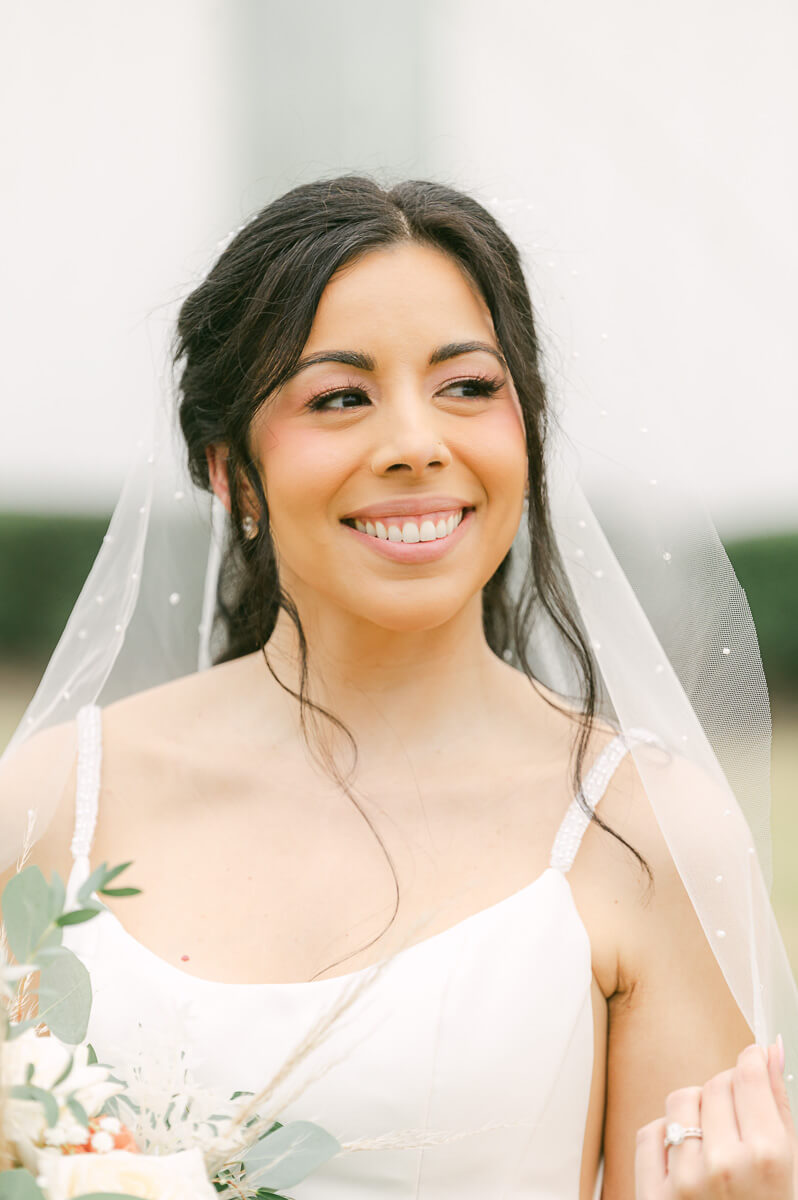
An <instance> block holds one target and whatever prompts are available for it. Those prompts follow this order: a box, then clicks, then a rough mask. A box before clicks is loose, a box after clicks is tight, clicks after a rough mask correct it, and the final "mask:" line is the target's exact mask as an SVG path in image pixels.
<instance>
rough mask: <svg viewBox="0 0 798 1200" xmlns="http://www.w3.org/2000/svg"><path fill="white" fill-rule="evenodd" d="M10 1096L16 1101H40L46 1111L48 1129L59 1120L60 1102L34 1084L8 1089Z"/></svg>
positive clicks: (16, 1085)
mask: <svg viewBox="0 0 798 1200" xmlns="http://www.w3.org/2000/svg"><path fill="white" fill-rule="evenodd" d="M8 1091H9V1095H10V1096H12V1097H13V1099H15V1100H38V1101H39V1103H40V1104H41V1106H42V1108H43V1109H44V1116H45V1120H46V1121H47V1125H48V1128H49V1127H51V1126H53V1125H55V1123H56V1121H57V1120H58V1102H57V1101H56V1098H55V1096H52V1095H51V1094H50V1093H49V1092H47V1091H45V1090H44V1088H40V1087H35V1086H34V1085H33V1084H32V1083H17V1084H15V1085H14V1087H11V1088H9V1089H8Z"/></svg>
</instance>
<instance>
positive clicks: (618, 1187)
mask: <svg viewBox="0 0 798 1200" xmlns="http://www.w3.org/2000/svg"><path fill="white" fill-rule="evenodd" d="M630 775H633V777H634V782H633V784H632V786H631V790H632V792H633V794H632V795H631V796H630V792H629V789H628V788H627V787H624V788H623V790H622V791H620V792H615V793H614V794H613V795H610V791H609V790H608V793H607V796H606V797H605V801H604V803H603V806H602V816H603V818H604V820H605V821H607V822H608V824H609V825H610V826H611V827H612V828H613V829H615V830H616V831H617V832H619V833H621V834H622V835H623V836H624V837H625V838H626V840H627V841H628V842H630V843H631V845H633V846H634V847H635V849H637V850H638V852H639V853H641V854H642V855H643V856H644V857H645V859H646V860H647V862H648V864H649V866H650V867H651V870H652V872H653V874H654V888H653V890H649V891H648V892H647V891H646V888H645V885H646V880H645V879H644V878H642V877H641V873H640V872H639V871H636V870H633V869H632V868H630V869H629V870H628V871H626V870H623V871H620V872H618V873H617V874H616V873H615V872H613V876H612V883H611V886H612V887H613V888H615V889H616V891H617V894H616V896H615V897H613V898H614V899H616V901H617V903H616V908H617V911H618V912H619V914H620V921H619V923H618V928H619V933H618V990H617V992H616V993H615V995H613V996H612V997H611V998H610V1000H609V1002H608V1006H609V1033H608V1049H607V1093H606V1108H605V1123H604V1181H603V1188H602V1200H635V1148H636V1139H637V1131H638V1130H639V1129H640V1128H641V1126H643V1125H646V1124H648V1123H649V1122H651V1121H654V1120H656V1119H658V1118H661V1117H662V1116H664V1114H665V1103H666V1099H667V1097H668V1094H669V1093H671V1092H674V1091H676V1090H677V1089H679V1088H685V1087H696V1086H697V1087H701V1086H703V1084H704V1083H705V1082H706V1081H707V1080H709V1079H710V1078H711V1077H712V1076H714V1075H717V1074H718V1073H719V1072H721V1071H724V1070H726V1069H728V1068H730V1067H733V1066H734V1065H735V1063H736V1062H737V1058H738V1055H739V1054H740V1052H741V1051H742V1050H743V1049H744V1047H746V1046H747V1045H750V1043H751V1042H753V1040H754V1036H753V1033H752V1031H751V1030H750V1029H749V1027H748V1024H747V1022H746V1020H745V1018H744V1017H743V1016H742V1014H741V1012H740V1010H739V1009H738V1007H737V1004H736V1002H735V1000H734V998H733V996H732V994H731V992H730V991H729V988H728V985H727V983H726V980H725V978H724V976H723V973H722V972H721V970H720V967H719V966H718V963H717V960H716V959H715V956H714V954H713V953H712V950H711V948H710V946H709V943H708V942H707V940H706V938H705V936H704V932H703V930H702V928H701V925H700V923H699V921H698V918H697V916H696V914H695V910H694V909H693V906H692V904H691V902H690V898H689V897H688V895H687V893H686V891H685V889H684V885H683V884H682V881H681V877H680V876H679V873H678V871H677V869H676V867H675V865H674V863H673V860H672V858H671V856H670V852H669V851H668V848H667V845H666V843H665V840H664V838H663V836H662V833H661V831H660V829H659V825H658V823H657V820H656V817H655V816H654V814H653V812H652V810H651V807H650V805H649V802H648V799H647V797H646V796H645V793H644V792H643V790H642V784H641V782H640V779H639V776H638V775H637V772H636V771H630V772H629V773H628V775H627V780H628V778H629V776H630ZM604 836H605V837H606V836H607V835H604Z"/></svg>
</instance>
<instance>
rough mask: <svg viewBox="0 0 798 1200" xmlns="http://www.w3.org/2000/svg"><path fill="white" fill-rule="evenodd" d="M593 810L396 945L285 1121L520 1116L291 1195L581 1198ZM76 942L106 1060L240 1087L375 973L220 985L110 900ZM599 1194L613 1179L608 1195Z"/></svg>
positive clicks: (447, 1125)
mask: <svg viewBox="0 0 798 1200" xmlns="http://www.w3.org/2000/svg"><path fill="white" fill-rule="evenodd" d="M78 721H79V755H78V786H77V805H76V808H77V811H76V824H75V837H74V839H73V843H72V852H73V855H74V864H73V869H72V872H71V874H70V878H69V884H68V895H69V896H70V897H74V894H75V892H76V890H77V888H78V887H79V886H80V884H81V883H82V882H83V881H84V880H85V879H86V878H87V876H88V874H89V871H90V866H89V854H90V850H91V844H92V839H93V836H94V826H95V822H96V817H97V802H98V796H99V789H100V775H101V769H100V768H101V752H102V747H101V713H100V710H99V709H98V708H96V707H93V706H92V707H88V708H85V709H83V710H81V712H80V714H79V718H78ZM632 739H635V740H641V741H647V742H648V741H656V740H657V739H656V737H655V735H653V734H650V733H648V732H647V731H646V730H635V731H634V732H633V733H631V734H627V735H626V736H625V737H622V736H619V737H616V738H615V739H614V740H613V741H612V742H610V743H609V744H608V745H607V746H606V747H605V748H604V751H603V752H602V754H601V755H600V756H599V757H598V758H597V760H596V762H595V763H594V764H593V767H592V768H591V770H590V772H589V773H588V775H587V777H586V779H585V781H584V788H583V792H584V795H585V797H586V799H587V800H588V803H589V804H590V805H591V807H593V808H595V806H596V804H597V803H598V801H599V800H600V798H601V796H602V795H603V793H604V790H605V788H606V785H607V782H608V780H609V779H610V777H611V775H612V774H613V772H614V770H615V768H616V767H617V765H618V763H619V762H620V761H621V759H622V758H623V756H624V755H625V754H626V752H627V750H628V749H629V746H630V745H631V742H632ZM589 821H590V818H589V817H588V816H587V815H586V814H585V813H584V812H583V810H582V808H581V807H580V805H579V804H578V802H577V800H573V801H572V803H571V805H570V807H569V808H568V811H567V812H566V814H565V817H564V820H563V822H562V824H561V826H560V829H559V831H558V833H557V836H556V839H555V842H554V846H553V849H552V853H551V858H550V862H549V866H548V867H547V868H546V870H545V871H544V872H543V873H542V874H541V875H539V876H538V877H537V878H536V879H534V880H533V881H532V882H531V883H529V884H528V885H527V886H526V887H524V888H522V889H521V890H520V891H518V892H515V893H514V894H513V895H511V896H508V897H506V898H505V899H504V900H501V901H499V902H498V903H497V904H493V905H491V906H490V907H489V908H486V909H483V910H482V911H480V912H477V913H474V914H473V915H472V916H470V917H467V918H465V919H464V920H462V921H459V922H458V923H457V924H456V925H453V926H452V927H450V928H449V929H446V930H444V931H443V932H441V933H438V934H435V935H433V936H432V937H429V938H427V939H426V940H424V941H421V942H418V943H416V944H414V945H411V946H409V947H408V948H407V949H405V950H403V951H400V952H399V953H398V954H396V955H395V956H394V957H393V958H392V959H391V960H390V961H389V962H388V964H387V966H386V967H385V968H384V969H383V971H382V973H381V974H380V976H379V978H378V979H377V980H376V981H375V982H374V983H373V985H372V986H370V987H369V988H368V989H366V990H365V992H364V993H363V994H362V995H361V996H359V997H358V999H357V1000H356V1001H355V1003H354V1005H353V1006H352V1007H351V1008H350V1009H349V1010H348V1012H347V1013H346V1014H345V1015H344V1017H343V1018H342V1019H341V1021H340V1023H339V1025H338V1026H336V1028H335V1029H334V1031H333V1033H332V1035H331V1036H330V1037H329V1038H328V1040H327V1041H326V1042H325V1043H324V1044H323V1045H322V1046H321V1047H319V1048H318V1050H317V1051H315V1052H314V1054H313V1055H312V1056H311V1058H310V1059H309V1060H308V1062H307V1063H306V1064H305V1066H304V1067H303V1068H300V1071H299V1076H298V1078H301V1079H307V1078H310V1077H312V1076H313V1075H315V1074H316V1073H317V1072H318V1071H319V1069H320V1067H321V1066H322V1065H323V1064H324V1063H326V1062H329V1061H330V1060H331V1059H332V1060H334V1065H333V1066H331V1067H330V1068H329V1069H328V1070H327V1071H326V1073H324V1074H322V1075H321V1077H319V1078H316V1079H312V1081H311V1082H310V1083H309V1084H308V1086H307V1088H306V1090H305V1091H304V1094H303V1095H301V1096H299V1097H298V1098H297V1099H295V1100H294V1101H292V1102H290V1103H289V1104H288V1105H287V1106H286V1107H285V1108H283V1109H282V1110H281V1112H280V1120H281V1121H283V1122H287V1121H289V1120H293V1119H299V1118H303V1119H307V1120H315V1121H318V1123H319V1124H321V1125H323V1126H324V1127H325V1128H326V1129H328V1130H329V1132H330V1133H332V1134H334V1135H335V1136H336V1137H337V1138H338V1139H339V1140H341V1141H350V1140H356V1139H361V1138H372V1137H377V1136H380V1135H383V1134H386V1133H390V1132H396V1131H404V1130H414V1131H423V1130H429V1131H437V1132H443V1133H453V1132H456V1131H458V1130H463V1131H465V1130H477V1129H481V1128H482V1127H483V1126H485V1125H487V1124H493V1123H505V1125H506V1127H505V1128H498V1129H496V1128H494V1129H490V1130H488V1131H484V1132H479V1133H475V1134H473V1136H469V1137H464V1138H461V1139H459V1140H457V1141H454V1142H451V1143H449V1144H445V1145H435V1146H430V1147H424V1148H420V1149H419V1148H413V1149H399V1150H397V1149H391V1150H368V1151H359V1152H356V1153H347V1154H343V1155H339V1156H337V1157H336V1158H334V1159H332V1160H331V1161H330V1162H328V1163H327V1164H326V1165H325V1166H324V1167H323V1168H321V1169H320V1170H319V1171H318V1172H316V1173H315V1174H314V1175H312V1176H310V1177H309V1178H308V1179H306V1180H304V1181H303V1182H302V1183H300V1184H297V1185H295V1186H293V1187H291V1188H290V1189H289V1191H290V1194H291V1195H292V1196H295V1197H296V1200H357V1198H358V1197H363V1198H365V1197H369V1200H382V1198H383V1197H385V1198H388V1197H392V1196H393V1197H402V1198H406V1200H410V1198H411V1197H413V1198H418V1197H420V1198H422V1200H522V1198H523V1200H533V1198H534V1200H578V1196H579V1175H580V1167H581V1159H582V1147H583V1140H584V1135H585V1123H586V1118H587V1108H588V1098H589V1093H590V1084H591V1078H592V1073H593V1053H594V1047H593V1014H592V1002H591V979H592V964H591V946H590V941H589V938H588V935H587V931H586V929H585V926H584V924H583V922H582V920H581V918H580V916H579V913H578V911H577V908H576V905H575V903H574V900H573V896H572V893H571V887H570V884H569V881H568V875H567V872H568V870H569V868H570V866H571V864H572V862H573V860H574V856H575V854H576V851H577V849H578V846H579V843H580V841H581V838H582V835H583V833H584V831H585V829H586V828H587V825H588V824H589ZM120 882H121V881H120ZM64 945H67V946H69V947H70V949H72V950H73V951H74V952H75V953H76V954H77V955H78V956H79V957H80V958H81V960H82V961H83V962H84V963H85V965H86V967H87V968H88V970H89V972H90V975H91V981H92V990H93V1004H92V1012H91V1018H90V1022H89V1031H88V1040H89V1041H90V1042H91V1044H92V1046H93V1047H94V1049H95V1050H96V1053H97V1055H98V1058H99V1061H100V1062H104V1063H110V1064H114V1063H117V1064H121V1063H129V1062H130V1061H131V1059H132V1057H133V1056H134V1055H135V1054H138V1053H140V1052H141V1051H142V1050H143V1051H144V1053H145V1055H146V1054H147V1052H148V1047H149V1048H150V1050H151V1051H152V1052H153V1053H154V1052H155V1048H156V1047H157V1046H163V1045H171V1046H172V1047H175V1046H177V1045H179V1046H181V1047H182V1048H184V1049H185V1052H186V1057H185V1060H184V1065H185V1066H186V1067H188V1068H189V1069H190V1070H191V1073H192V1075H193V1076H194V1078H195V1079H197V1080H198V1081H199V1082H201V1083H202V1084H205V1085H206V1086H209V1087H213V1088H216V1089H218V1091H219V1092H220V1093H221V1094H222V1095H224V1096H225V1097H229V1096H230V1095H231V1094H232V1093H233V1092H234V1091H237V1090H242V1091H243V1090H246V1091H253V1092H254V1091H258V1090H260V1088H261V1087H262V1086H263V1085H264V1083H265V1082H266V1081H267V1080H268V1079H269V1078H270V1077H271V1076H273V1075H274V1074H275V1073H276V1071H277V1070H278V1068H279V1067H280V1066H281V1065H282V1064H283V1062H284V1060H285V1059H286V1058H287V1056H288V1054H289V1052H290V1051H291V1050H292V1049H293V1048H294V1047H295V1046H296V1045H298V1044H299V1043H300V1042H301V1041H302V1040H303V1038H304V1037H305V1035H306V1034H307V1032H308V1030H309V1029H310V1027H311V1026H312V1025H313V1024H314V1022H315V1021H316V1020H317V1019H318V1017H319V1016H320V1015H321V1014H322V1012H325V1011H326V1010H327V1009H328V1008H329V1006H330V1005H331V1004H332V1003H333V1001H335V1000H336V999H337V998H338V997H339V996H340V995H341V993H342V991H343V989H344V988H351V987H352V986H353V985H354V984H355V983H356V982H357V981H358V980H362V978H363V977H364V976H365V974H366V973H367V972H370V971H372V970H373V968H371V967H368V968H365V969H363V970H361V971H354V972H350V973H348V974H346V975H342V976H338V977H335V978H329V979H321V980H315V981H311V982H306V983H276V984H271V983H267V984H236V983H220V982H211V981H207V980H203V979H198V978H196V977H194V976H191V975H188V974H186V973H185V972H184V971H181V970H180V969H179V968H177V967H174V966H172V965H171V964H170V963H168V962H167V961H166V960H164V959H161V958H160V957H158V956H157V955H156V954H155V953H153V952H152V951H150V950H148V949H147V948H146V947H144V946H143V945H142V944H141V943H139V942H138V941H136V939H135V938H133V937H132V936H131V935H130V934H129V933H127V932H126V930H125V929H124V927H123V926H122V924H121V923H120V922H119V920H118V919H117V918H116V917H115V916H114V915H113V914H112V913H111V912H109V911H107V910H106V911H105V912H103V913H102V914H101V915H100V916H98V917H96V918H94V919H93V920H91V921H89V922H87V923H86V924H82V925H72V926H67V927H65V929H64ZM145 1061H146V1059H145ZM600 1174H601V1173H600ZM600 1186H601V1179H600V1176H599V1179H598V1180H597V1182H596V1194H598V1192H599V1189H600Z"/></svg>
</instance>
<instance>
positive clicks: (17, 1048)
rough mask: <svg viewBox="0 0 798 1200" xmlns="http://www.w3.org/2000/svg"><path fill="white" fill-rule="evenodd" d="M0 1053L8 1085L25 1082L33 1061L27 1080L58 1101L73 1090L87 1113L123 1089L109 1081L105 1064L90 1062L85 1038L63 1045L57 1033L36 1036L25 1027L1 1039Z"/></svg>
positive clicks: (3, 1072)
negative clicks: (17, 1034) (0, 1048)
mask: <svg viewBox="0 0 798 1200" xmlns="http://www.w3.org/2000/svg"><path fill="white" fill-rule="evenodd" d="M2 1054H3V1058H2V1077H3V1079H4V1080H6V1081H7V1083H8V1085H9V1086H11V1087H13V1086H14V1084H17V1083H25V1082H26V1078H25V1076H26V1070H27V1067H28V1064H29V1063H32V1064H33V1076H32V1078H31V1080H30V1082H31V1083H32V1084H34V1086H35V1087H40V1088H44V1090H45V1091H47V1092H52V1093H53V1095H54V1096H55V1098H56V1100H57V1101H58V1102H59V1104H60V1103H62V1102H64V1101H66V1098H67V1096H69V1095H71V1094H73V1093H74V1095H75V1099H76V1100H77V1101H78V1102H79V1103H80V1104H81V1105H82V1106H83V1107H84V1108H85V1110H86V1112H87V1113H88V1115H89V1116H90V1117H92V1116H94V1115H95V1114H96V1113H97V1112H98V1111H99V1110H100V1109H101V1108H102V1106H103V1104H105V1102H106V1100H108V1099H109V1097H111V1096H115V1095H116V1094H117V1092H120V1091H121V1090H122V1086H121V1085H120V1084H117V1083H110V1082H109V1079H108V1076H109V1071H108V1068H107V1067H101V1066H98V1065H97V1064H90V1063H89V1048H88V1046H87V1045H86V1044H85V1042H84V1043H82V1044H81V1045H79V1046H65V1045H64V1044H63V1042H59V1040H58V1038H56V1037H52V1036H50V1037H39V1036H38V1035H37V1034H36V1031H35V1030H34V1029H26V1030H25V1032H24V1033H23V1034H22V1035H21V1036H20V1037H18V1038H14V1040H13V1041H10V1042H4V1043H3V1046H2ZM70 1056H72V1058H73V1061H72V1067H71V1069H70V1071H69V1074H68V1075H67V1077H66V1078H65V1079H63V1080H62V1081H61V1083H59V1084H58V1086H57V1087H56V1086H54V1084H55V1081H56V1079H58V1077H59V1075H62V1074H63V1073H64V1071H65V1070H66V1067H67V1064H68V1063H69V1059H70Z"/></svg>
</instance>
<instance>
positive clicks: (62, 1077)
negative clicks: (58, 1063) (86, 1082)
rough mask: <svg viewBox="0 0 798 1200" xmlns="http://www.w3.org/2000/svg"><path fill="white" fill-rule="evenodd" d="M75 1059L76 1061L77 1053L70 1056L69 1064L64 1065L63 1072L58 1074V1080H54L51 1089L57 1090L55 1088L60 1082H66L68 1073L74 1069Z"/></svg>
mask: <svg viewBox="0 0 798 1200" xmlns="http://www.w3.org/2000/svg"><path fill="white" fill-rule="evenodd" d="M74 1061H75V1055H74V1054H70V1056H69V1062H68V1063H67V1065H66V1066H65V1067H64V1069H63V1071H62V1072H61V1074H60V1075H59V1076H58V1078H57V1079H56V1080H54V1082H53V1083H52V1085H51V1087H50V1091H55V1089H56V1088H57V1087H58V1085H59V1083H63V1082H64V1080H65V1079H66V1077H67V1075H68V1074H69V1072H70V1071H71V1070H72V1064H73V1063H74Z"/></svg>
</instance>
